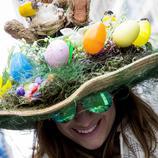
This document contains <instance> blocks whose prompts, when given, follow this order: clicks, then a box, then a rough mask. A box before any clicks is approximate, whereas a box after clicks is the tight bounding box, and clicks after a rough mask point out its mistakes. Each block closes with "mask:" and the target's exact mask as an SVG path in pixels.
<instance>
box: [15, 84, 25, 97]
mask: <svg viewBox="0 0 158 158" xmlns="http://www.w3.org/2000/svg"><path fill="white" fill-rule="evenodd" d="M16 94H17V95H18V96H24V95H25V90H24V87H22V86H20V87H18V88H17V89H16Z"/></svg>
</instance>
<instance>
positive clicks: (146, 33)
mask: <svg viewBox="0 0 158 158" xmlns="http://www.w3.org/2000/svg"><path fill="white" fill-rule="evenodd" d="M139 26H140V32H139V35H138V37H137V39H136V40H135V41H134V43H133V44H134V45H135V46H137V47H141V46H143V45H145V44H146V43H147V42H148V40H149V38H150V35H151V24H150V22H149V21H148V20H147V19H142V20H140V21H139Z"/></svg>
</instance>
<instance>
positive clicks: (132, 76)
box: [0, 52, 158, 129]
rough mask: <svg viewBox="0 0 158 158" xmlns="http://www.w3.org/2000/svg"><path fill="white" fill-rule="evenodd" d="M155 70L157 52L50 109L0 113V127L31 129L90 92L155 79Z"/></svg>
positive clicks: (85, 86) (95, 80)
mask: <svg viewBox="0 0 158 158" xmlns="http://www.w3.org/2000/svg"><path fill="white" fill-rule="evenodd" d="M157 68H158V52H157V53H154V54H151V55H148V56H146V57H144V58H141V59H139V60H137V61H135V62H133V63H131V64H129V65H127V66H124V67H123V68H120V69H118V70H116V71H113V72H109V73H106V74H104V75H102V76H98V77H95V78H93V79H91V80H89V81H87V82H85V83H84V84H82V85H81V86H80V87H79V88H78V89H77V90H76V91H75V92H74V93H73V94H72V95H71V96H69V97H68V98H67V99H65V100H63V101H61V102H59V103H57V104H55V105H52V106H50V107H47V108H43V109H39V110H31V109H30V110H28V109H27V110H25V109H23V110H21V111H20V110H19V111H18V110H14V111H0V118H1V119H0V127H1V128H9V129H24V128H32V127H33V126H32V125H33V123H34V122H35V121H38V120H42V119H47V118H51V115H52V113H53V112H55V111H56V110H59V109H61V108H63V107H65V106H67V105H69V104H70V103H71V102H72V101H73V100H78V99H80V98H82V97H84V96H86V95H88V94H90V93H92V92H97V91H99V90H102V89H106V90H108V91H109V92H111V91H113V90H115V89H117V88H118V87H119V86H121V85H123V84H126V85H128V86H130V87H132V86H134V85H135V84H136V83H138V82H140V81H142V80H145V79H147V78H149V77H152V75H153V74H154V75H156V77H157V76H158V71H157ZM155 70H156V71H155Z"/></svg>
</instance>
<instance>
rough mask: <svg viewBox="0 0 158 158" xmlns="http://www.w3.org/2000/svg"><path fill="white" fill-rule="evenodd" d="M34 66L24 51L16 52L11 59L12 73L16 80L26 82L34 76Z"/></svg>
mask: <svg viewBox="0 0 158 158" xmlns="http://www.w3.org/2000/svg"><path fill="white" fill-rule="evenodd" d="M32 73H33V66H32V65H31V62H30V61H29V59H27V58H26V56H25V55H24V54H22V53H15V54H14V55H13V56H12V57H11V60H10V75H11V76H12V78H13V80H14V81H17V82H19V83H21V82H25V80H26V79H28V78H30V77H32Z"/></svg>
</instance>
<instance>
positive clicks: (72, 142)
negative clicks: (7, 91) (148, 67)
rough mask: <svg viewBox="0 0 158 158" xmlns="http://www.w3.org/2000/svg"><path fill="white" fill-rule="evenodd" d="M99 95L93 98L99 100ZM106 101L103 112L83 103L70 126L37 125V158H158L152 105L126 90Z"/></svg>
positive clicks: (56, 123) (48, 122) (55, 122)
mask: <svg viewBox="0 0 158 158" xmlns="http://www.w3.org/2000/svg"><path fill="white" fill-rule="evenodd" d="M98 94H99V93H97V94H94V95H92V96H91V97H94V98H95V99H97V97H96V96H97V95H98ZM106 97H107V100H108V105H105V104H104V106H107V107H106V110H105V109H104V112H101V113H95V112H89V110H87V109H86V108H84V103H83V102H84V101H83V102H82V101H81V102H80V103H78V104H77V112H76V115H75V117H74V118H73V119H72V118H71V120H69V121H68V122H64V121H63V123H59V120H58V119H55V118H54V120H53V119H50V120H45V121H41V122H38V123H37V130H36V134H37V137H38V143H39V146H38V149H37V151H38V152H37V157H39V158H40V157H42V156H43V153H46V154H47V155H48V157H50V158H69V157H74V158H75V157H82V158H83V157H85V158H86V157H92V158H93V157H95V158H96V157H98V158H107V157H109V158H112V157H123V158H125V157H129V158H132V157H136V158H137V157H140V158H149V157H157V155H158V144H157V136H158V135H157V134H158V133H157V131H158V116H157V115H156V114H155V113H154V111H153V110H152V109H151V108H150V107H149V105H147V104H146V103H145V102H143V101H142V100H141V99H140V98H139V97H137V96H136V95H135V94H134V93H132V92H131V91H130V90H129V88H128V87H126V86H124V87H121V88H120V89H119V90H118V91H117V92H114V93H113V94H112V95H110V96H109V94H108V93H107V94H106ZM91 99H92V98H91ZM98 99H99V98H98ZM100 99H101V98H100ZM110 99H112V100H113V101H112V102H111V100H110ZM92 104H93V103H92ZM96 108H97V105H96ZM67 117H68V116H67ZM70 117H71V116H70Z"/></svg>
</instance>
